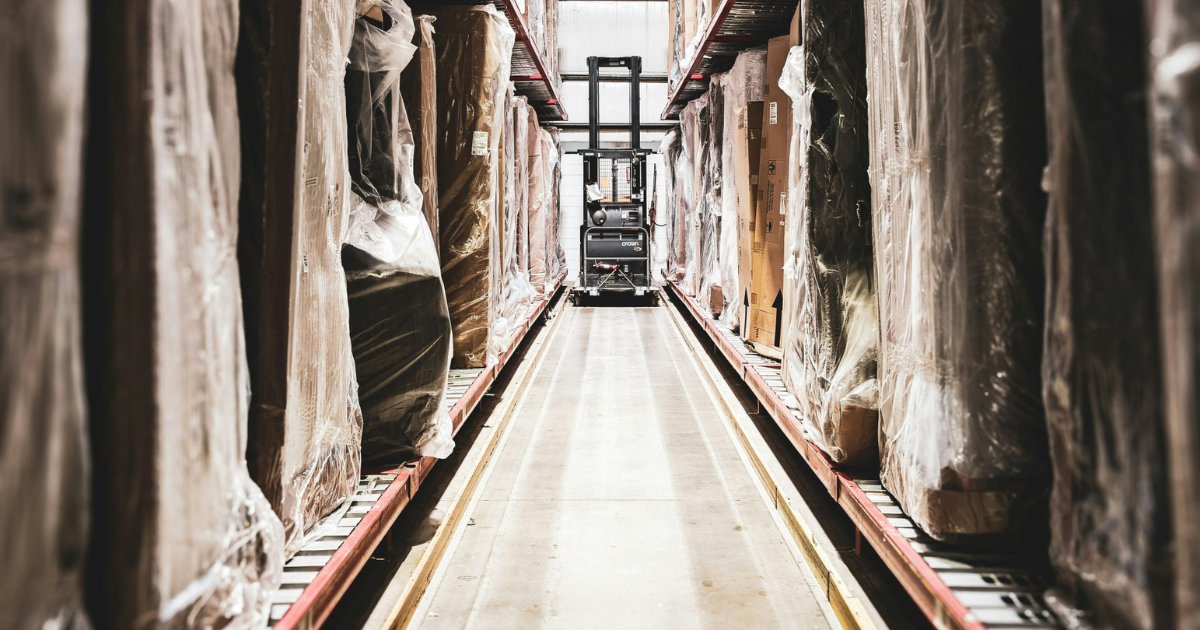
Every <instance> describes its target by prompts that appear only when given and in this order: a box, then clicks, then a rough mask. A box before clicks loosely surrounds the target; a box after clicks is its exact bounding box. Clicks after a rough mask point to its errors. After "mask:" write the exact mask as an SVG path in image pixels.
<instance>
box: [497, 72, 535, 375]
mask: <svg viewBox="0 0 1200 630" xmlns="http://www.w3.org/2000/svg"><path fill="white" fill-rule="evenodd" d="M513 90H514V86H513V84H512V83H509V84H508V88H507V92H506V94H507V96H506V97H505V102H506V103H507V107H505V108H504V129H503V132H502V142H503V148H502V149H501V152H500V172H501V177H502V181H503V182H504V186H503V198H502V199H498V200H497V203H498V205H497V207H498V208H499V209H500V226H501V228H502V230H501V233H500V243H499V249H498V251H499V253H500V266H501V269H502V270H503V274H502V275H501V284H500V293H499V297H500V299H498V300H493V302H492V304H493V308H495V312H494V315H493V319H492V328H493V333H492V339H491V346H492V352H493V353H494V354H495V355H496V356H499V355H501V354H503V353H504V352H505V351H506V350H508V348H509V344H511V343H512V339H511V335H512V332H513V331H514V330H516V329H517V328H518V327H519V326H520V325H521V324H523V323H524V322H525V319H526V316H527V315H528V313H529V306H530V305H531V304H532V303H533V299H532V298H533V288H532V287H531V286H530V285H529V276H528V274H527V273H526V271H525V270H523V269H522V268H521V254H520V250H521V244H522V241H523V240H524V238H525V236H526V235H525V234H523V233H522V230H521V222H522V221H521V217H522V216H523V215H524V208H523V205H524V203H525V201H526V200H527V198H528V194H527V193H528V190H529V186H528V181H527V180H526V179H525V177H526V172H525V171H526V169H527V168H528V164H527V159H526V158H525V157H524V156H525V153H526V151H527V149H528V147H527V146H525V143H524V142H523V141H522V139H521V138H519V137H518V136H519V133H520V131H521V130H522V128H523V127H524V126H525V124H524V123H525V121H527V120H528V119H527V117H526V114H525V112H524V109H523V108H524V107H527V106H526V105H525V104H524V102H523V101H524V100H525V99H524V98H519V97H515V96H514V95H513Z"/></svg>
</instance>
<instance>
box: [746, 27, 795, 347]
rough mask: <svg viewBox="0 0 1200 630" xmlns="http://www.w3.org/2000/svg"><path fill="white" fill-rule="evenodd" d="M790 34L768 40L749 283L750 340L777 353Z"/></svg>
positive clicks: (788, 139) (789, 125)
mask: <svg viewBox="0 0 1200 630" xmlns="http://www.w3.org/2000/svg"><path fill="white" fill-rule="evenodd" d="M790 49H791V46H789V45H788V36H786V35H785V36H781V37H776V38H774V39H772V40H771V41H770V43H768V44H767V91H766V93H765V100H764V101H763V117H762V149H761V157H760V162H759V170H758V181H759V188H758V207H757V215H756V218H755V223H754V243H755V244H754V246H753V249H752V254H751V257H752V263H751V266H752V269H751V278H750V281H751V284H750V311H751V314H750V341H751V342H752V343H754V344H755V345H756V347H759V348H766V349H767V352H768V354H770V353H771V351H772V350H774V353H775V354H778V352H779V348H780V341H781V339H780V336H781V335H782V334H783V326H782V324H783V323H782V321H781V319H782V316H783V314H782V312H781V310H780V309H782V307H783V233H784V223H785V217H786V214H787V203H788V202H787V187H788V150H789V148H790V145H791V130H792V108H791V99H790V98H788V95H787V94H785V93H784V92H783V90H782V89H780V88H779V77H780V75H781V74H783V65H784V63H785V62H786V61H787V55H788V51H789V50H790Z"/></svg>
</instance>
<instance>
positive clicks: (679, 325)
mask: <svg viewBox="0 0 1200 630" xmlns="http://www.w3.org/2000/svg"><path fill="white" fill-rule="evenodd" d="M663 303H664V307H665V308H666V309H667V311H668V313H669V314H670V316H671V321H673V322H674V323H675V328H676V331H677V332H678V333H679V336H680V337H681V338H682V339H683V341H684V343H685V344H687V346H688V348H690V349H691V351H692V354H693V359H696V363H697V367H699V368H700V370H699V371H700V372H701V373H702V374H703V375H704V377H705V382H706V385H707V387H708V389H709V392H710V393H712V394H713V398H714V399H716V400H717V401H718V403H720V404H719V408H720V409H721V411H723V412H724V413H722V414H721V415H722V416H723V418H724V420H725V423H726V426H727V427H728V428H729V429H731V430H732V431H733V433H734V435H736V436H737V438H738V441H739V442H740V443H741V445H742V449H743V450H744V451H745V453H746V455H747V456H748V457H749V458H750V465H751V468H753V469H754V471H755V473H757V474H756V476H757V477H758V482H759V483H760V484H761V485H762V488H763V489H764V490H765V491H766V494H767V495H768V496H770V497H772V498H773V502H772V503H773V506H772V507H774V508H775V510H776V512H777V513H778V514H779V516H780V517H781V518H782V519H783V522H784V524H785V525H786V526H787V529H788V533H789V534H791V536H792V539H793V540H794V541H795V542H796V545H797V546H798V547H799V548H800V553H801V555H802V556H803V557H804V559H805V561H806V562H807V563H808V565H809V568H810V569H811V570H812V572H813V574H814V575H816V576H817V579H818V580H819V581H820V583H821V585H822V586H823V587H824V588H825V597H826V599H827V600H828V601H829V605H830V607H831V608H832V609H833V611H834V614H835V615H836V616H837V618H838V622H839V623H841V625H842V627H843V628H845V629H846V630H876V625H875V622H874V621H873V620H872V619H871V616H870V614H868V613H867V609H866V607H865V606H864V605H863V603H862V601H861V600H860V599H859V598H858V597H855V596H854V595H853V594H852V593H851V592H850V589H849V587H848V586H847V585H846V582H845V581H844V580H843V579H842V578H841V577H840V576H838V575H837V574H836V572H835V571H834V569H833V566H834V565H833V563H832V562H831V561H830V560H829V556H828V554H827V553H826V552H825V550H824V549H822V548H821V547H820V545H818V544H817V542H816V539H815V537H814V536H813V528H814V526H813V525H812V524H810V523H808V522H807V521H806V520H805V519H804V518H803V517H801V516H800V515H799V514H798V513H797V512H796V510H795V509H793V508H792V505H791V502H789V501H788V499H787V497H785V496H784V495H783V493H782V492H781V491H780V489H779V484H778V483H776V481H775V478H774V476H772V474H771V472H770V471H769V470H767V467H766V465H765V464H764V463H763V459H762V456H761V455H760V454H759V452H758V449H757V448H756V447H755V446H754V443H753V442H751V440H750V439H749V437H747V435H746V428H745V427H744V426H742V422H741V421H740V420H739V419H738V417H737V415H736V414H735V413H734V411H733V406H732V404H731V403H730V402H729V400H728V399H727V398H726V396H724V395H723V394H722V393H721V390H720V388H719V387H717V382H716V379H717V378H720V377H719V376H718V375H715V374H713V372H712V369H714V368H710V367H709V365H707V364H706V363H705V362H704V361H703V360H700V357H705V358H707V353H706V352H705V351H704V348H703V347H701V346H700V345H699V341H698V340H697V339H696V336H695V335H694V334H693V333H692V330H691V329H690V328H689V327H688V325H687V322H686V321H684V319H683V315H682V314H680V312H679V310H678V308H677V307H676V306H675V303H674V302H672V301H671V300H670V298H669V297H667V296H663ZM714 367H715V366H714Z"/></svg>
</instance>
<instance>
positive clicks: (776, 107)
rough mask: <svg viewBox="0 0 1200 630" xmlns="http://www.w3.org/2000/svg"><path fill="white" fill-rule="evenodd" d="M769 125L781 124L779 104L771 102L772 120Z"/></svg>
mask: <svg viewBox="0 0 1200 630" xmlns="http://www.w3.org/2000/svg"><path fill="white" fill-rule="evenodd" d="M769 124H772V125H777V124H779V103H776V102H775V101H771V118H770V123H769Z"/></svg>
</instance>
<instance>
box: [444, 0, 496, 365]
mask: <svg viewBox="0 0 1200 630" xmlns="http://www.w3.org/2000/svg"><path fill="white" fill-rule="evenodd" d="M435 16H436V17H437V22H436V23H435V24H436V27H437V31H436V33H435V36H434V41H435V44H436V54H437V72H438V77H439V80H438V82H437V88H438V92H437V111H438V126H437V128H438V147H437V151H438V204H439V207H440V213H439V222H440V226H439V229H440V234H439V239H440V251H441V261H442V280H443V282H444V283H445V286H446V298H447V302H448V303H449V307H450V322H451V324H452V326H453V329H454V355H453V360H452V366H454V367H484V366H487V365H493V364H494V363H495V361H496V358H497V352H496V348H495V345H496V344H493V340H494V339H498V340H503V341H500V342H498V343H505V342H507V337H508V331H506V330H503V329H501V328H499V327H498V325H497V322H495V321H494V320H495V319H496V316H495V311H496V310H497V309H499V307H500V302H501V300H500V299H499V296H501V295H502V289H503V279H504V277H503V276H504V264H503V263H504V261H503V259H502V256H501V254H502V252H503V250H502V249H501V247H502V242H501V237H502V231H503V223H502V221H503V208H502V207H501V206H502V205H503V200H504V180H503V179H502V171H501V168H500V153H501V144H500V141H501V139H502V138H501V136H502V132H503V127H504V117H505V111H506V110H507V109H508V101H507V94H506V89H507V86H508V75H509V65H510V63H511V58H512V48H513V42H514V39H515V35H514V33H513V30H512V28H510V27H509V25H508V21H507V19H506V18H505V17H504V16H502V15H500V14H498V13H497V12H496V10H495V9H494V8H493V7H491V6H490V5H489V6H483V7H445V8H441V9H439V10H438V11H437V12H436V13H435ZM493 302H496V304H493Z"/></svg>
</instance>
